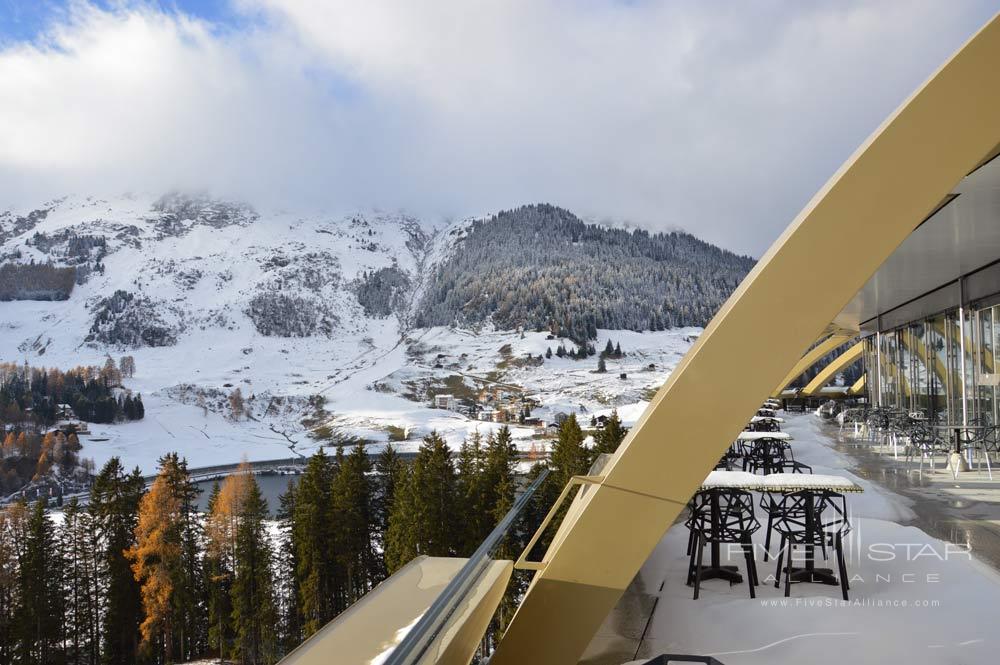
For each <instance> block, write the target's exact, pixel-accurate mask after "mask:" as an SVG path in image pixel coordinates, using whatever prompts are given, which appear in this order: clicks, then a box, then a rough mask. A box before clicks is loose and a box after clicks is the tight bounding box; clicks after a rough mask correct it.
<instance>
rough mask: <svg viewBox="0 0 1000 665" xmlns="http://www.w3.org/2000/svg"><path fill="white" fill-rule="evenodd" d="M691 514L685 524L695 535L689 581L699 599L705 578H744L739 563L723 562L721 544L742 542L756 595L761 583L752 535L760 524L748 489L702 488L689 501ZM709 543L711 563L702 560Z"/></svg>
mask: <svg viewBox="0 0 1000 665" xmlns="http://www.w3.org/2000/svg"><path fill="white" fill-rule="evenodd" d="M690 509H691V514H690V516H689V517H688V520H687V522H686V525H687V527H688V529H690V530H691V534H692V535H693V543H692V546H691V548H690V549H691V553H690V556H689V561H688V584H689V585H693V586H694V599H695V600H697V599H698V594H699V592H700V590H701V582H702V581H703V580H708V579H715V578H721V579H725V580H728V581H729V583H730V585H732V584H736V583H738V582H741V581H743V578H742V576H741V575H740V574H739V572H737V568H736V566H723V565H722V564H721V563H720V560H719V558H720V556H719V554H720V553H719V546H720V545H722V544H734V545H739V546H740V548H741V549H742V550H743V556H744V559H745V561H746V567H747V585H748V586H749V588H750V597H751V598H755V597H756V592H755V590H754V586H755V585H757V584H758V583H759V581H758V578H757V566H756V563H755V561H754V556H753V541H752V535H753V534H754V533H755V532H756V531H757V530H758V529H759V528H760V522H758V521H757V518H756V517H755V516H754V510H753V497H752V496H751V495H750V493H749V492H747V491H745V490H740V489H733V488H718V489H709V490H703V491H700V492H698V493H697V494H695V496H694V498H693V499H692V501H691V504H690ZM706 544H708V545H709V547H710V550H711V552H710V557H711V558H710V561H709V565H708V566H705V565H703V564H702V561H703V557H704V553H705V545H706Z"/></svg>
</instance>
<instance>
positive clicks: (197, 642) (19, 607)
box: [0, 416, 625, 665]
mask: <svg viewBox="0 0 1000 665" xmlns="http://www.w3.org/2000/svg"><path fill="white" fill-rule="evenodd" d="M624 435H625V429H624V428H623V427H621V422H620V420H618V418H617V416H613V417H612V418H610V419H608V420H607V421H606V422H605V423H604V424H603V425H602V426H600V427H598V428H597V429H596V430H595V431H594V433H593V440H594V442H593V445H592V446H590V447H587V446H585V445H584V442H585V435H584V433H583V431H582V429H581V428H580V426H579V423H578V422H577V420H576V418H575V416H570V417H568V418H566V419H565V420H564V421H563V424H562V426H561V429H560V432H559V437H558V440H557V441H555V442H554V443H553V446H552V457H551V460H550V461H549V462H546V463H539V464H537V465H536V466H535V467H534V468H533V469H532V471H531V473H530V474H528V476H529V479H530V478H531V477H533V476H534V475H535V474H537V473H539V471H540V470H541V469H542V468H544V467H543V465H544V464H549V465H550V466H551V468H552V470H553V471H552V474H551V475H550V476H549V478H548V479H547V481H546V483H545V484H544V486H543V487H542V488H541V490H540V491H539V493H538V495H537V496H536V499H535V501H533V503H532V504H531V507H530V508H529V510H528V511H527V512H528V515H527V516H526V517H525V520H524V521H523V522H522V523H521V524H520V525H519V526H518V528H517V529H515V531H514V533H513V534H511V535H510V537H509V538H508V540H507V541H506V542H505V543H504V544H503V546H502V549H501V551H500V552H499V553H498V554H497V556H498V557H503V558H512V557H515V556H516V554H517V552H519V551H520V549H519V548H523V546H524V544H525V543H526V541H527V538H528V537H529V536H530V534H531V533H532V531H533V529H534V527H535V526H536V525H537V524H538V522H539V521H540V520H541V516H542V515H544V513H545V512H546V511H547V510H548V506H549V505H551V502H552V500H554V498H555V496H556V495H557V494H558V492H559V491H560V490H561V488H562V486H563V484H565V482H567V481H568V479H569V478H570V477H571V476H573V475H576V474H581V473H586V471H587V469H588V468H589V466H590V464H591V463H592V461H593V459H594V458H595V456H596V455H598V454H600V453H602V452H613V451H614V449H615V448H617V445H618V444H619V443H620V442H621V440H622V438H624ZM516 464H517V453H516V450H515V447H514V444H513V441H512V439H511V435H510V431H509V429H507V428H506V427H504V428H501V429H500V430H498V431H496V432H495V433H491V434H489V435H487V436H485V437H484V436H481V435H479V434H475V435H472V436H471V437H469V439H468V440H466V441H465V442H464V443H463V445H462V446H461V448H460V449H459V450H458V452H457V453H455V454H453V453H452V451H451V450H449V448H448V447H447V445H446V443H445V441H444V440H443V439H442V438H441V437H440V436H439V435H438V434H437V433H433V432H432V433H431V434H429V435H428V436H427V437H426V438H425V439H424V440H423V442H422V444H421V446H420V449H419V451H418V453H417V455H416V457H415V459H414V460H413V461H412V462H411V463H407V462H404V461H403V460H402V459H401V458H400V456H399V455H398V454H397V453H396V451H395V449H394V448H392V447H391V446H387V447H386V448H385V450H384V451H383V452H382V453H381V454H380V455H379V457H378V458H377V459H376V460H375V461H374V463H373V462H372V461H370V460H369V457H368V454H367V453H366V452H365V449H364V446H363V444H362V443H360V442H358V443H357V444H355V445H353V446H351V447H350V449H349V450H347V449H345V447H344V446H340V447H338V448H337V450H336V452H335V454H333V455H330V454H327V453H326V452H325V451H323V450H322V449H320V450H319V451H317V452H316V453H315V454H314V455H313V456H312V457H311V458H310V459H309V461H308V463H307V465H306V468H305V470H304V472H303V473H302V475H301V476H299V478H298V482H297V483H292V482H289V484H288V488H287V490H286V491H285V492H284V493H283V494H282V495H281V497H280V500H279V504H280V505H279V507H278V509H277V511H276V514H275V515H274V516H273V517H272V516H271V515H270V514H269V510H268V506H267V503H266V501H265V500H264V497H263V495H262V494H261V490H260V487H259V485H258V484H257V481H256V479H255V477H254V475H253V474H252V473H251V471H250V469H249V465H247V464H243V465H241V467H240V469H239V470H238V472H237V473H235V474H233V475H231V476H229V477H227V478H226V479H225V480H224V481H223V482H222V483H216V484H215V486H214V487H213V489H212V492H211V495H210V496H209V499H208V507H207V510H206V511H205V512H204V513H201V512H199V510H198V494H199V491H200V490H199V489H198V488H197V486H196V485H195V484H194V483H193V482H192V480H191V476H190V473H189V472H188V467H187V463H186V461H185V460H183V459H181V458H179V457H178V456H177V455H176V454H173V453H172V454H168V455H166V456H164V457H163V458H161V459H160V461H159V471H158V474H157V476H156V478H155V480H154V481H153V483H152V485H151V486H150V487H149V488H148V489H146V487H145V483H144V480H143V478H142V475H141V473H140V471H139V469H135V470H133V471H131V472H129V471H126V470H125V469H124V467H123V466H122V464H121V462H120V461H119V460H118V459H117V458H113V459H111V460H110V461H109V462H108V463H107V464H106V465H105V466H104V467H103V468H102V469H101V471H100V472H99V473H98V474H97V477H96V478H95V481H94V484H93V487H92V488H91V491H90V496H89V501H88V502H87V504H86V505H85V506H84V505H81V504H79V503H78V502H77V501H76V500H75V499H73V500H71V501H69V502H68V503H67V504H66V506H65V507H64V510H63V512H62V517H61V520H60V521H59V522H58V523H57V522H56V521H54V520H53V518H52V515H51V514H50V511H49V510H48V508H47V506H46V504H45V502H44V501H39V502H37V503H35V504H33V505H28V504H26V503H17V504H13V505H10V506H7V507H5V508H2V509H0V665H7V664H15V663H16V664H17V665H42V664H45V665H53V664H54V665H99V664H100V665H133V664H135V663H177V662H184V661H186V660H190V659H193V658H197V657H207V656H218V657H223V658H227V659H231V660H233V661H235V662H238V663H242V664H245V665H258V664H269V663H274V662H276V661H277V660H278V659H279V658H280V657H281V656H283V655H284V654H285V653H287V652H288V651H290V650H291V649H292V648H294V647H295V646H297V645H298V644H299V643H300V642H301V641H302V640H303V639H305V638H307V637H309V636H310V635H312V634H313V633H315V632H316V631H317V630H319V629H320V628H321V627H322V626H323V625H324V624H326V623H327V622H328V621H330V620H331V619H333V618H334V617H336V616H337V615H338V614H339V613H340V612H342V611H344V610H345V609H346V608H348V607H349V606H350V605H351V604H352V603H354V602H355V601H357V600H358V599H359V598H361V597H362V596H363V595H365V594H366V593H367V592H368V591H370V590H371V589H372V588H373V587H374V586H375V585H376V584H378V583H379V582H380V581H382V580H383V579H385V578H386V577H387V576H388V575H391V574H392V573H393V572H395V571H396V570H398V569H399V568H401V567H402V566H404V565H406V564H407V563H408V562H409V561H411V560H412V559H413V558H414V557H416V556H420V555H428V556H468V555H469V554H470V553H471V552H472V551H473V550H475V548H476V547H477V546H478V545H479V543H480V542H482V540H483V539H484V538H485V537H486V535H487V534H488V533H489V532H490V530H492V528H493V527H494V525H495V524H496V522H497V521H498V520H499V519H500V518H501V517H502V516H503V515H504V514H505V513H506V512H507V511H508V510H509V509H510V507H511V505H512V504H513V501H514V497H515V494H516V492H517V491H518V487H519V486H520V484H521V483H522V482H523V481H524V480H525V479H524V478H523V477H519V476H518V474H517V473H516ZM272 525H274V526H276V528H274V529H272V528H270V527H271V526H272ZM526 584H527V579H526V578H524V577H523V576H517V577H515V579H514V580H513V581H512V583H511V586H510V588H509V589H508V593H507V595H506V597H505V598H504V601H503V602H502V603H501V607H500V611H499V613H498V615H497V617H496V619H495V620H494V623H493V626H492V629H491V633H490V635H489V638H490V639H495V637H496V635H497V634H499V632H500V631H502V629H503V628H504V626H505V624H506V622H507V621H508V620H509V618H510V616H511V615H512V613H513V609H514V608H515V607H516V599H517V597H518V595H519V594H521V593H523V591H524V589H525V588H526Z"/></svg>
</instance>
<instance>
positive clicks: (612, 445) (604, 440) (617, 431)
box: [594, 410, 628, 455]
mask: <svg viewBox="0 0 1000 665" xmlns="http://www.w3.org/2000/svg"><path fill="white" fill-rule="evenodd" d="M626 434H628V428H626V427H623V426H622V421H621V418H619V417H618V411H617V410H615V411H612V412H611V415H610V416H608V419H607V420H605V421H604V425H603V426H601V427H600V428H599V429H598V430H597V431H596V432H595V433H594V454H595V455H600V454H601V453H614V452H615V451H616V450H618V446H619V445H620V444H621V442H622V441H623V440H624V439H625V435H626Z"/></svg>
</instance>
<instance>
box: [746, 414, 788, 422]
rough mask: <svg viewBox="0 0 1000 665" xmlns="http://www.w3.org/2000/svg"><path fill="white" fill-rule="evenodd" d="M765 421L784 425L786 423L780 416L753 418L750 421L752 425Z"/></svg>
mask: <svg viewBox="0 0 1000 665" xmlns="http://www.w3.org/2000/svg"><path fill="white" fill-rule="evenodd" d="M765 420H773V421H774V422H776V423H783V422H785V419H784V418H779V417H778V416H754V417H753V418H751V419H750V422H752V423H759V422H763V421H765Z"/></svg>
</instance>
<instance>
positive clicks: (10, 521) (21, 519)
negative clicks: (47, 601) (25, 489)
mask: <svg viewBox="0 0 1000 665" xmlns="http://www.w3.org/2000/svg"><path fill="white" fill-rule="evenodd" d="M27 524H28V507H27V505H25V504H24V503H13V504H11V505H9V506H0V663H5V664H6V663H13V662H15V653H16V651H17V647H18V644H19V637H20V636H19V631H18V624H17V619H18V612H17V608H18V605H19V603H20V584H19V582H20V579H21V575H20V569H19V561H20V560H21V559H22V558H23V557H24V554H23V552H24V545H25V543H26V541H27V536H26V532H27Z"/></svg>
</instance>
